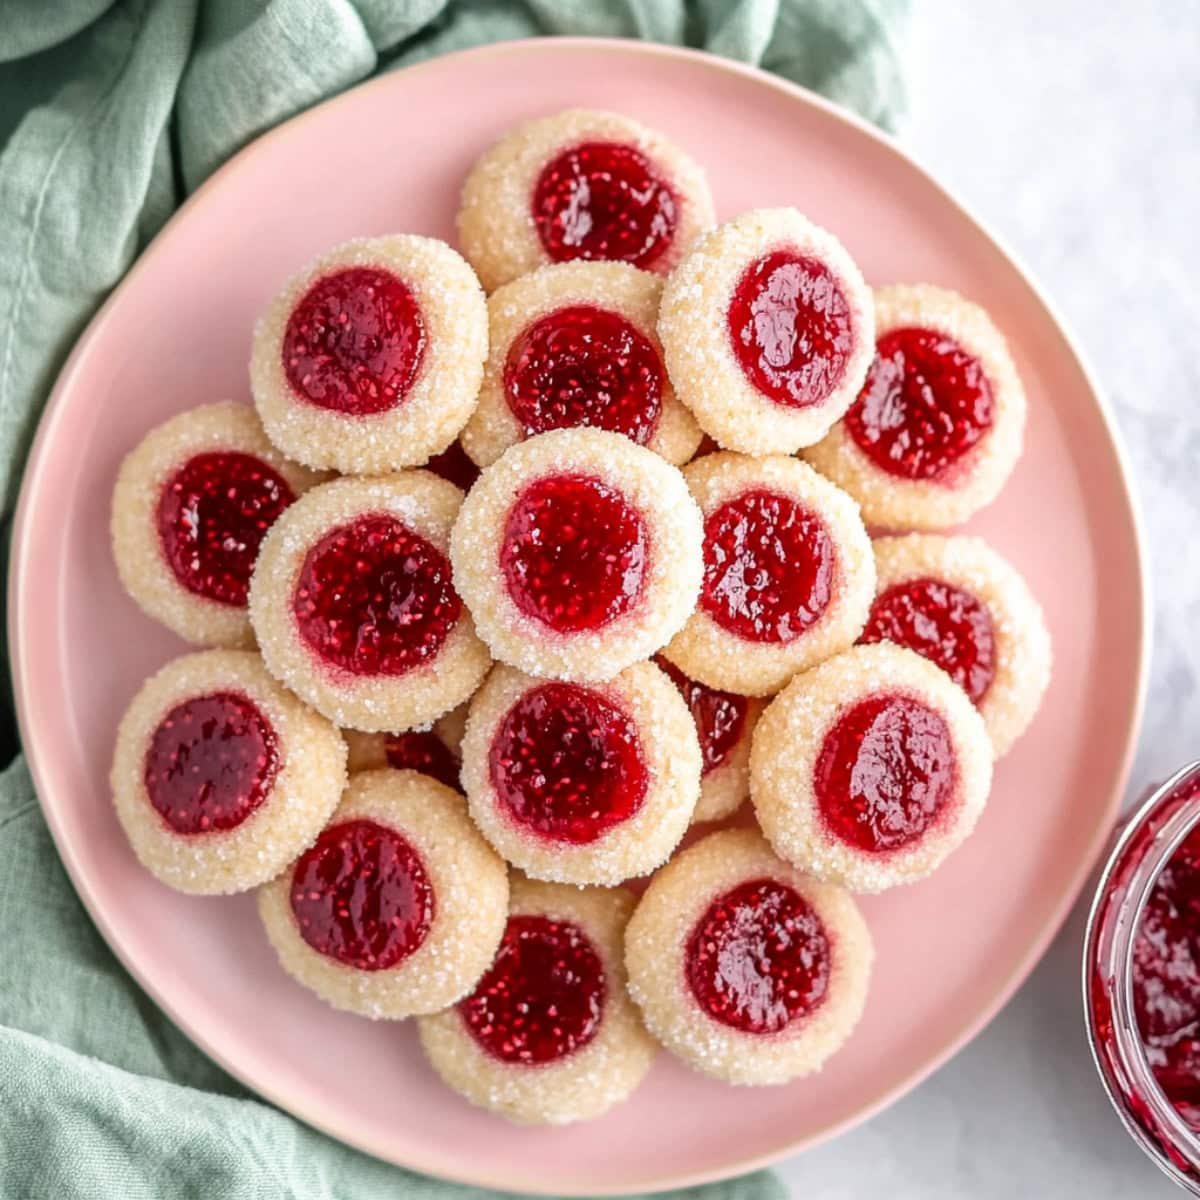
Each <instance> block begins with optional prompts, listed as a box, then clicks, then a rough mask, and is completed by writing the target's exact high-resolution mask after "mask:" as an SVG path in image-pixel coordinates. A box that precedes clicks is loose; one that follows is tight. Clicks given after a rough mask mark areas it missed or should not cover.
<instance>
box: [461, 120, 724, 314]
mask: <svg viewBox="0 0 1200 1200" xmlns="http://www.w3.org/2000/svg"><path fill="white" fill-rule="evenodd" d="M713 219H714V218H713V204H712V196H711V195H710V193H709V190H708V183H707V181H706V180H705V178H704V172H703V171H702V170H701V169H700V168H699V166H697V165H696V163H695V162H693V160H692V159H691V158H689V157H688V156H687V155H686V154H685V153H684V152H683V151H682V150H680V149H679V148H678V147H677V146H675V145H674V144H673V143H672V142H670V141H668V140H667V139H666V138H665V137H663V136H662V135H661V134H658V133H655V132H654V130H652V129H647V128H646V127H645V126H644V125H640V124H639V123H638V122H636V121H631V120H630V119H629V118H628V117H622V116H619V115H618V114H617V113H610V112H598V111H595V110H589V109H582V108H573V109H567V110H566V111H565V112H560V113H555V114H554V115H553V116H549V117H540V118H538V119H536V120H532V121H526V122H524V123H523V124H521V125H518V126H516V127H515V128H513V129H511V130H509V132H508V133H506V134H505V135H504V137H502V138H501V139H500V140H499V141H498V142H497V143H496V144H495V145H494V146H492V147H491V148H490V149H489V150H488V151H487V152H486V153H485V154H484V155H483V156H482V157H481V158H480V159H479V160H478V161H477V162H476V163H475V165H474V166H473V167H472V168H471V173H470V174H469V175H468V176H467V180H466V183H464V184H463V191H462V201H461V206H460V208H459V211H458V240H459V243H460V245H461V246H462V248H463V253H464V254H465V255H466V256H467V259H468V261H469V262H470V263H471V264H472V265H473V266H474V268H475V270H476V271H477V272H478V273H479V278H480V279H481V280H482V281H483V286H484V287H485V288H487V290H488V291H489V292H490V291H494V290H495V289H496V288H498V287H499V286H500V285H501V284H504V283H508V282H509V281H510V280H513V279H516V278H517V277H518V276H520V275H527V274H529V272H530V271H534V270H536V269H537V268H538V267H541V266H545V265H546V264H547V263H550V262H564V261H569V260H574V259H580V258H583V259H591V260H597V259H601V260H604V259H609V260H611V259H619V260H622V261H625V262H630V263H632V264H633V265H634V266H637V267H642V268H644V269H646V270H650V271H659V272H664V271H669V270H670V269H671V268H672V267H673V266H674V265H675V264H676V263H677V262H679V260H680V258H681V257H682V256H683V254H685V253H686V252H687V249H688V247H689V246H690V245H691V243H692V242H693V241H694V240H695V237H696V235H697V234H698V233H700V232H701V231H703V230H705V229H707V228H708V227H709V226H710V225H711V224H712V223H713Z"/></svg>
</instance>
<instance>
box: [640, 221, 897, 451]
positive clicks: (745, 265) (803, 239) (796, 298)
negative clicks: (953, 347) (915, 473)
mask: <svg viewBox="0 0 1200 1200" xmlns="http://www.w3.org/2000/svg"><path fill="white" fill-rule="evenodd" d="M658 335H659V337H660V338H661V339H662V347H663V355H664V356H665V358H666V360H667V369H668V370H669V371H670V373H671V379H672V381H673V382H674V384H675V390H676V392H678V394H679V398H680V399H681V400H682V401H683V402H684V404H686V405H687V406H688V407H689V408H690V409H691V410H692V412H693V414H694V415H695V417H696V420H697V421H698V422H699V423H700V427H701V428H702V429H703V430H704V431H705V433H708V434H711V435H712V436H713V437H714V438H715V439H716V440H717V441H718V442H719V443H720V444H721V445H722V446H723V447H725V449H727V450H740V451H742V452H743V453H745V454H791V453H793V452H794V451H796V450H798V449H799V448H800V447H801V446H811V445H812V444H813V443H814V442H817V441H820V439H821V438H823V437H824V436H825V434H826V433H827V432H828V430H829V428H830V426H832V425H833V423H834V422H835V421H837V420H838V419H839V418H840V417H841V416H842V414H843V413H844V412H845V411H846V409H847V408H848V407H849V406H850V404H851V402H852V401H853V400H854V398H855V396H857V395H858V390H859V388H860V387H861V386H862V382H863V379H864V378H865V377H866V373H867V368H868V367H869V366H870V363H871V356H872V354H873V353H874V348H875V334H874V318H873V313H872V308H871V293H870V291H869V289H868V288H867V285H866V284H865V283H864V282H863V278H862V275H861V274H860V272H859V270H858V268H857V267H856V266H855V265H854V261H853V260H852V259H851V257H850V255H849V254H847V253H846V250H845V249H844V247H843V246H842V244H841V243H840V242H839V241H838V240H837V238H835V237H834V236H833V234H831V233H827V232H826V231H825V230H824V229H820V228H818V227H817V226H816V225H814V224H812V222H810V221H809V220H807V219H806V218H805V217H803V216H801V215H800V213H798V212H797V211H796V210H795V209H794V208H771V209H756V210H754V211H752V212H748V213H743V214H742V215H741V216H740V217H735V218H734V219H733V220H732V221H729V222H728V223H726V224H725V225H721V226H720V227H719V228H717V229H714V230H713V231H712V232H711V233H709V234H706V235H705V236H704V237H703V238H702V239H701V240H700V241H699V243H698V244H697V245H696V247H695V249H694V250H693V251H692V252H691V253H690V254H689V255H688V257H687V258H686V259H684V261H683V262H682V263H681V264H680V265H679V266H678V267H677V268H676V269H675V270H674V271H672V272H671V275H670V277H669V278H668V279H667V283H666V286H665V287H664V289H663V297H662V308H661V310H660V312H659V318H658Z"/></svg>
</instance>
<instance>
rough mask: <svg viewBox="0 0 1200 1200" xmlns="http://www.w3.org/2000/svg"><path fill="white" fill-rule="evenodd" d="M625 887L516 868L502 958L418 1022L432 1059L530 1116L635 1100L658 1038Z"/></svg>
mask: <svg viewBox="0 0 1200 1200" xmlns="http://www.w3.org/2000/svg"><path fill="white" fill-rule="evenodd" d="M633 903H634V901H633V896H632V895H631V894H630V893H629V892H627V891H626V890H625V889H623V888H617V889H607V888H582V889H580V888H573V887H564V886H563V885H561V884H554V883H534V882H532V881H530V880H527V879H525V878H524V877H523V876H521V875H520V874H514V875H513V879H512V899H511V902H510V911H511V916H510V918H509V923H508V927H507V929H506V931H505V934H504V938H503V940H502V942H501V945H500V950H499V952H498V954H497V956H496V960H495V962H494V963H493V964H492V966H491V967H490V968H489V969H488V970H487V971H486V972H485V973H484V975H483V978H482V979H481V980H480V981H479V985H478V986H477V987H476V989H475V991H474V992H473V993H472V994H471V995H470V996H468V997H467V998H466V999H465V1000H463V1001H462V1002H461V1003H460V1004H458V1005H456V1006H455V1007H454V1008H452V1009H448V1010H447V1011H446V1012H443V1013H438V1014H437V1015H436V1016H432V1017H422V1018H421V1019H420V1020H419V1021H418V1023H417V1028H418V1030H419V1031H420V1035H421V1045H422V1046H423V1047H424V1050H425V1054H426V1055H427V1056H428V1058H429V1061H430V1063H431V1064H432V1066H433V1069H434V1070H435V1071H436V1072H437V1073H438V1074H439V1075H440V1076H441V1077H442V1079H443V1080H445V1082H446V1083H447V1085H448V1086H450V1087H452V1088H453V1089H454V1090H455V1091H456V1092H458V1093H459V1094H460V1095H462V1096H464V1097H465V1098H466V1099H467V1100H469V1101H470V1102H471V1103H472V1104H475V1105H478V1106H479V1107H481V1108H486V1109H488V1110H489V1111H491V1112H494V1113H498V1114H499V1115H500V1116H502V1117H506V1118H507V1119H508V1120H510V1121H514V1122H517V1123H518V1124H522V1125H565V1124H568V1123H569V1122H572V1121H587V1120H590V1119H592V1118H594V1117H598V1116H600V1115H601V1114H602V1113H604V1112H607V1111H608V1109H610V1108H611V1107H612V1106H613V1105H614V1104H617V1103H618V1102H620V1101H622V1100H625V1099H627V1098H628V1097H629V1095H630V1094H631V1093H632V1092H633V1091H634V1089H635V1088H636V1087H637V1086H638V1084H639V1083H641V1081H642V1079H643V1078H644V1077H645V1075H646V1072H647V1071H648V1070H649V1069H650V1064H651V1062H652V1061H653V1059H654V1055H655V1052H656V1049H657V1047H656V1046H655V1044H654V1041H653V1039H652V1038H651V1037H650V1036H649V1034H647V1033H646V1030H645V1029H644V1028H643V1026H642V1022H641V1018H640V1017H639V1016H638V1012H637V1009H636V1008H635V1007H634V1005H633V1003H632V1001H631V1000H630V999H629V997H628V995H627V994H626V991H625V964H624V961H623V959H622V934H623V932H624V929H625V923H626V921H627V920H628V919H629V914H630V912H631V911H632V909H633Z"/></svg>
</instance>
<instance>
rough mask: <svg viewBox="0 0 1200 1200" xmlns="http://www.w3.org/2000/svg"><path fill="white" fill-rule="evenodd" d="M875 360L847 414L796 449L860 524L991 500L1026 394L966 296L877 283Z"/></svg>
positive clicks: (938, 521) (1014, 452) (991, 328)
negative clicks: (853, 505) (853, 507)
mask: <svg viewBox="0 0 1200 1200" xmlns="http://www.w3.org/2000/svg"><path fill="white" fill-rule="evenodd" d="M875 336H876V339H877V340H876V348H875V358H874V361H873V362H872V363H871V369H870V371H869V372H868V373H867V378H866V382H865V383H864V384H863V387H862V391H861V393H860V394H859V397H858V400H857V401H856V402H855V404H854V405H853V406H852V407H851V408H850V410H849V412H847V413H846V416H845V419H844V420H843V421H841V422H840V423H839V424H838V425H836V426H834V428H833V429H832V430H831V431H830V433H829V436H828V437H827V438H826V439H825V440H824V441H822V442H821V443H820V444H819V445H817V446H813V447H812V448H811V449H809V450H808V451H806V453H805V458H807V459H808V461H809V462H811V463H812V464H813V466H815V467H816V468H817V470H818V471H820V472H821V473H822V474H824V475H828V476H829V478H830V479H832V480H833V481H834V482H835V483H837V484H839V485H840V486H842V487H844V488H845V489H846V491H848V492H849V493H850V494H851V495H852V496H853V497H854V498H855V499H856V500H857V501H858V503H859V505H860V506H861V508H862V513H863V519H864V520H865V521H866V522H867V524H868V525H877V526H882V527H884V528H887V529H945V528H948V527H949V526H952V525H958V524H961V523H962V522H963V521H965V520H966V519H967V518H968V517H969V516H971V514H972V513H975V512H977V511H978V510H979V509H981V508H983V507H984V506H985V505H987V504H990V503H991V502H992V501H993V500H994V499H995V498H996V496H997V495H998V494H999V492H1000V489H1001V488H1002V487H1003V486H1004V483H1005V480H1007V479H1008V477H1009V475H1010V474H1011V473H1012V469H1013V467H1014V466H1015V465H1016V462H1017V459H1018V458H1019V457H1020V456H1021V446H1022V440H1023V437H1024V430H1025V392H1024V389H1023V388H1022V386H1021V381H1020V379H1019V378H1018V377H1017V370H1016V367H1015V366H1014V365H1013V361H1012V358H1011V356H1010V355H1009V352H1008V346H1007V345H1006V343H1005V341H1004V338H1003V336H1002V335H1001V333H1000V331H999V330H998V329H997V328H996V326H995V325H993V324H992V321H991V318H990V317H989V316H988V315H987V313H986V312H984V311H983V309H982V308H980V307H979V306H978V305H976V304H972V303H970V302H969V301H967V300H964V299H963V298H962V297H961V296H959V295H958V294H957V293H955V292H951V291H948V290H946V289H944V288H936V287H932V286H930V285H929V284H913V285H896V286H893V287H885V288H880V289H878V290H877V291H876V292H875Z"/></svg>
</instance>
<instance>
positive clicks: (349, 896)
mask: <svg viewBox="0 0 1200 1200" xmlns="http://www.w3.org/2000/svg"><path fill="white" fill-rule="evenodd" d="M291 902H292V913H293V915H294V916H295V918H296V926H297V928H298V929H299V930H300V936H301V937H302V938H303V939H304V940H305V941H306V942H307V943H308V944H309V945H310V946H311V947H312V948H313V949H314V950H315V951H316V952H317V953H318V954H324V955H325V956H326V957H327V958H332V959H336V960H337V961H338V962H340V963H344V964H345V965H346V966H348V967H357V968H358V969H359V970H360V971H385V970H387V969H388V968H389V967H394V966H397V965H398V964H399V963H401V962H403V961H404V960H405V959H406V958H407V957H408V956H409V955H410V954H412V953H413V952H414V951H415V950H416V949H417V948H418V947H419V946H420V945H421V943H422V942H424V941H425V938H426V936H427V935H428V933H429V927H430V925H431V924H432V923H433V914H434V909H435V903H434V895H433V885H432V884H431V883H430V881H429V875H428V873H427V872H426V870H425V864H424V863H423V862H422V861H421V856H420V854H418V853H417V851H416V849H415V848H414V847H413V846H412V845H411V844H410V843H409V842H408V841H407V839H405V838H403V837H402V836H401V835H400V834H399V833H397V832H396V831H395V830H394V829H390V828H388V827H387V826H386V825H380V824H379V823H378V822H376V821H370V820H363V819H359V820H353V821H343V822H341V823H340V824H337V825H330V826H329V827H328V828H327V829H325V830H324V831H323V832H322V834H321V836H320V837H319V838H317V841H316V845H314V846H313V847H312V848H311V849H310V850H307V851H305V853H304V854H303V855H302V856H301V857H300V860H299V861H298V862H297V863H296V866H295V868H294V869H293V871H292V891H291Z"/></svg>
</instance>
